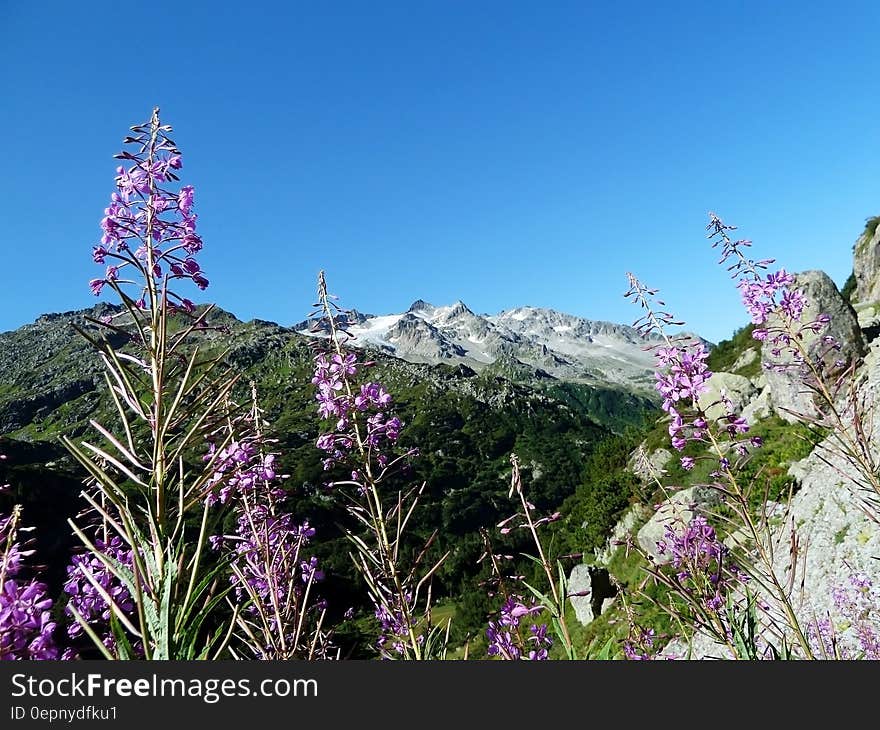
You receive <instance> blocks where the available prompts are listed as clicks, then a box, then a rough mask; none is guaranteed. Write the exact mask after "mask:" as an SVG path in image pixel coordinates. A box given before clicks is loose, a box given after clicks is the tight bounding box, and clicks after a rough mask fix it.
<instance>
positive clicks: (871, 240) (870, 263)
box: [852, 218, 880, 302]
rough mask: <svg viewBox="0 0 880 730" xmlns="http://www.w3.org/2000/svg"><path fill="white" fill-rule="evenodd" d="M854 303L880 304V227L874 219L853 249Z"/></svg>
mask: <svg viewBox="0 0 880 730" xmlns="http://www.w3.org/2000/svg"><path fill="white" fill-rule="evenodd" d="M872 224H873V225H872ZM853 276H855V279H856V288H855V291H854V292H853V295H852V301H854V302H880V225H877V220H876V219H874V218H872V219H871V220H870V221H869V222H868V225H867V226H866V227H865V230H864V232H863V233H862V235H861V236H859V238H858V240H857V241H856V244H855V247H854V248H853Z"/></svg>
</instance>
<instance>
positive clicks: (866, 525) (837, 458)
mask: <svg viewBox="0 0 880 730" xmlns="http://www.w3.org/2000/svg"><path fill="white" fill-rule="evenodd" d="M857 378H858V383H859V388H860V391H861V395H862V398H863V402H864V403H866V404H878V403H880V342H878V343H876V344H875V345H874V346H872V348H871V349H870V351H869V352H868V354H867V356H866V357H865V361H864V364H863V365H862V367H861V368H860V371H859V373H858V374H857ZM870 407H871V406H870V405H869V408H870ZM862 423H863V424H864V425H865V427H866V430H865V431H863V433H864V438H865V439H866V441H867V452H868V453H870V454H875V455H876V454H877V453H880V420H878V419H876V418H874V419H870V418H868V419H863V420H862ZM850 429H851V426H850ZM839 444H840V441H839V440H837V439H835V438H834V437H829V438H828V439H826V440H825V441H823V442H821V443H820V444H819V445H818V446H817V447H816V448H815V449H814V451H813V452H812V453H811V454H810V455H809V456H808V457H807V458H806V459H803V460H801V461H799V462H795V463H794V464H792V465H791V467H790V469H789V474H790V475H791V476H792V477H794V478H795V479H796V480H797V481H798V482H799V483H800V486H799V489H798V491H797V492H796V493H795V495H794V496H793V497H792V499H791V502H790V503H789V504H788V505H787V506H786V505H783V504H774V505H772V508H773V509H772V512H771V525H775V527H774V528H773V533H772V536H771V542H772V544H773V545H774V546H775V547H776V549H775V550H774V562H773V566H774V572H775V573H776V575H777V577H778V578H779V579H780V581H781V582H782V583H783V584H788V582H789V579H790V580H791V583H790V585H792V586H793V587H794V588H793V590H792V593H791V600H792V602H793V604H794V607H795V610H796V613H797V615H798V617H799V620H800V622H801V624H802V625H803V626H804V627H808V626H809V625H810V624H811V623H812V622H813V621H815V620H817V619H823V618H825V617H828V616H830V617H831V619H832V622H833V625H834V627H835V636H836V640H837V642H838V646H839V647H840V649H841V651H842V652H843V655H844V656H854V655H856V654H857V653H858V651H859V650H860V646H859V641H858V637H857V636H856V634H855V630H854V628H853V626H852V623H851V620H850V619H851V618H852V617H847V616H845V615H841V613H840V612H839V610H838V609H837V607H836V606H835V592H836V590H837V589H839V588H847V587H849V586H850V585H851V583H850V579H851V578H852V577H853V576H855V575H859V576H860V579H861V580H862V581H870V582H871V583H873V585H875V586H877V585H880V560H877V556H878V555H880V529H878V523H877V521H876V520H877V518H878V517H880V494H877V492H875V491H874V489H872V488H871V486H870V483H869V482H870V479H869V478H867V477H866V476H865V474H864V472H862V471H860V469H858V468H856V466H855V465H854V463H853V461H852V460H851V459H849V458H847V457H846V456H845V455H843V454H842V453H841V450H840V446H839ZM875 458H876V457H875ZM640 538H641V533H640ZM640 543H641V539H640ZM793 545H796V546H797V550H796V551H795V552H792V550H791V546H793ZM759 620H762V621H763V625H764V626H765V627H766V626H767V625H768V622H767V621H766V618H763V619H762V618H761V617H759ZM777 625H784V624H781V623H779V622H777ZM767 635H768V636H771V635H773V632H772V631H770V630H767ZM774 643H775V644H777V645H778V644H779V641H778V639H774ZM666 651H667V653H672V654H675V655H677V656H679V657H682V658H683V657H690V658H694V659H705V658H728V657H729V656H730V652H729V650H728V649H727V648H726V647H724V646H721V645H719V644H717V643H715V642H714V641H713V640H712V639H711V638H710V637H708V636H706V635H704V634H697V635H696V636H695V637H693V639H692V640H691V641H690V642H687V641H683V640H681V639H677V640H675V641H674V642H672V643H671V644H670V645H668V646H667V649H666Z"/></svg>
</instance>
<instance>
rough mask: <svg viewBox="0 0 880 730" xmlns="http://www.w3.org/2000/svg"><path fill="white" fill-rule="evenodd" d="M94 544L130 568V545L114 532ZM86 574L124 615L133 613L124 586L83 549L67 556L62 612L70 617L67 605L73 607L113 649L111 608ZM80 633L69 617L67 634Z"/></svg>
mask: <svg viewBox="0 0 880 730" xmlns="http://www.w3.org/2000/svg"><path fill="white" fill-rule="evenodd" d="M95 547H96V548H97V549H98V550H99V551H100V553H101V554H102V555H104V556H105V557H106V558H107V559H109V560H110V561H111V562H113V563H116V564H117V565H119V566H121V567H123V568H126V569H128V570H132V568H133V559H132V558H133V556H132V551H131V548H129V547H127V546H126V545H124V544H123V542H122V540H121V539H120V538H119V537H118V536H113V537H112V538H110V540H109V541H108V542H104V541H103V540H95ZM88 575H91V577H92V578H94V580H95V582H96V583H97V584H98V585H100V586H101V589H102V590H103V591H104V593H106V594H107V595H108V596H109V597H110V598H111V599H112V600H113V603H114V604H115V607H116V608H117V609H118V610H120V611H122V613H123V614H125V616H127V617H128V618H133V617H134V613H135V605H134V599H133V598H132V596H131V593H130V592H129V590H128V588H126V587H125V586H124V585H123V584H122V583H121V582H120V581H119V579H118V578H116V576H115V575H114V574H113V573H112V572H111V571H110V570H109V569H108V568H107V566H106V565H105V564H104V562H103V561H102V560H101V558H99V557H98V556H97V555H96V554H94V553H91V552H85V553H82V554H80V555H75V556H74V557H73V559H72V560H71V564H70V565H69V566H68V567H67V580H66V581H65V583H64V593H66V594H67V596H68V602H67V607H66V608H65V613H66V614H67V615H68V616H71V617H73V612H72V611H71V608H75V609H76V610H77V611H78V612H79V614H80V615H81V616H82V617H83V618H84V619H85V620H86V622H87V623H88V624H89V625H90V626H91V627H92V628H93V629H94V630H95V632H96V633H97V634H98V635H99V636H100V637H101V638H102V640H103V641H104V645H105V646H107V647H108V648H109V649H111V650H113V649H115V646H116V640H115V639H114V637H113V633H112V631H111V630H110V615H111V611H112V609H111V606H110V604H109V603H107V600H106V599H105V598H104V596H103V595H102V593H101V592H100V591H99V590H98V589H97V588H96V587H95V585H94V584H93V583H92V581H91V580H90V579H89V578H88V577H87V576H88ZM82 634H83V628H82V626H81V625H80V623H79V622H78V621H76V620H73V619H72V620H71V621H70V623H69V624H68V627H67V635H68V636H69V637H70V638H72V639H73V638H77V637H79V636H81V635H82Z"/></svg>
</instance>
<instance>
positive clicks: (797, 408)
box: [761, 271, 865, 423]
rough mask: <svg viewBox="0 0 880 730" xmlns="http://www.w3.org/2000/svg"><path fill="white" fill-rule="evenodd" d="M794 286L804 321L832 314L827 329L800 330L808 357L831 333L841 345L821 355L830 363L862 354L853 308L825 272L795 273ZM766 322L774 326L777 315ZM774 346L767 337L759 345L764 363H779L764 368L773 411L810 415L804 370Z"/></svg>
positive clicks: (810, 399)
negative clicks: (802, 303)
mask: <svg viewBox="0 0 880 730" xmlns="http://www.w3.org/2000/svg"><path fill="white" fill-rule="evenodd" d="M793 288H796V289H799V290H800V291H801V292H802V293H803V294H804V296H805V297H806V299H807V306H806V307H805V308H804V312H803V314H802V316H801V322H802V323H803V324H806V323H808V322H812V321H814V320H816V319H817V318H818V317H819V315H821V314H827V315H828V316H829V317H831V322H830V325H829V326H828V328H827V329H825V330H823V331H822V332H820V333H816V332H811V331H808V332H805V333H804V334H803V338H802V342H803V345H804V348H805V349H806V350H807V352H808V353H809V355H810V357H811V358H816V357H819V356H822V355H823V353H826V352H827V350H828V347H827V345H826V344H825V343H824V342H823V337H824V336H825V335H830V336H831V337H833V338H834V339H835V340H836V341H837V342H838V343H839V345H840V350H839V351H837V352H827V354H825V355H824V358H823V359H824V360H826V361H827V362H828V363H829V364H830V363H833V362H834V361H835V360H841V361H844V362H851V361H853V360H858V359H860V358H861V357H862V356H863V355H864V354H865V339H864V336H863V335H862V331H861V329H859V322H858V318H857V317H856V313H855V310H853V308H852V306H851V305H850V304H849V302H847V301H846V300H845V299H844V298H843V297H842V296H841V295H840V292H839V291H838V290H837V286H836V285H835V283H834V282H833V281H832V280H831V278H830V277H829V276H828V274H826V273H825V272H824V271H805V272H803V273H800V274H797V275H796V276H795V283H794V285H793ZM767 324H768V327H769V328H773V327H776V326H779V324H780V323H779V320H778V319H777V318H775V317H771V318H770V319H769V320H768V322H767ZM775 347H777V346H775V345H773V344H772V343H771V342H770V341H767V342H765V343H764V345H763V347H762V349H761V359H762V360H763V362H764V363H765V367H766V364H767V363H772V364H774V365H777V366H779V367H778V368H770V369H767V372H766V383H767V390H768V392H769V396H770V401H771V403H772V405H773V409H774V410H775V411H776V413H778V414H779V416H781V417H782V418H784V419H785V420H786V421H788V422H790V423H793V422H794V421H796V420H798V418H797V415H796V414H801V415H807V416H809V415H812V414H814V413H815V407H814V406H813V395H812V393H811V392H810V391H809V390H808V389H807V388H806V386H805V385H804V383H803V377H804V373H803V372H802V371H801V370H800V369H799V368H798V367H796V366H793V365H792V363H793V362H794V358H793V356H792V355H791V354H790V353H788V352H786V351H784V350H783V351H782V353H781V354H780V355H778V356H777V355H775V354H774V353H773V349H774V348H775Z"/></svg>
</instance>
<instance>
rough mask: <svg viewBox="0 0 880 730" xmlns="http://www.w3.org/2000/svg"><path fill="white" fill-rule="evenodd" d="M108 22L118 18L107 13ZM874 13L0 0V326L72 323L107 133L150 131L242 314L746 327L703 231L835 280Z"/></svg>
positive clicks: (83, 282)
mask: <svg viewBox="0 0 880 730" xmlns="http://www.w3.org/2000/svg"><path fill="white" fill-rule="evenodd" d="M126 8H131V10H126ZM878 28H880V6H878V5H877V4H876V3H872V2H866V3H840V2H837V3H827V4H823V3H790V4H789V3H783V2H775V3H765V2H740V3H724V2H712V3H706V2H694V3H684V2H671V3H648V2H644V3H637V2H619V3H613V4H612V3H598V2H596V3H591V2H572V3H563V2H549V3H518V2H510V1H508V2H449V1H446V2H439V1H438V2H401V3H388V2H375V3H366V2H361V3H340V2H337V3H305V2H278V3H235V4H233V3H199V2H187V3H182V2H179V0H178V2H174V3H171V2H163V1H157V2H151V3H143V4H139V5H131V4H129V5H126V4H123V3H115V2H114V3H110V2H87V3H60V2H44V3H39V4H38V3H15V2H3V0H0V97H2V99H3V102H2V107H0V134H2V139H3V141H4V149H3V153H2V159H3V163H2V169H3V174H2V176H0V220H2V221H3V226H2V233H0V235H2V237H3V244H2V246H3V252H4V262H3V263H4V266H3V268H2V272H3V273H2V278H0V283H2V286H0V304H2V306H0V330H8V329H12V328H15V327H18V326H20V325H21V324H24V323H26V322H29V321H32V320H33V319H34V318H36V317H37V316H38V315H39V314H41V313H43V312H48V311H64V310H70V309H76V308H80V307H84V306H89V305H90V304H91V303H93V302H94V298H93V297H92V295H91V294H90V292H89V290H88V286H87V281H88V280H89V279H90V278H92V277H94V276H97V275H99V267H97V266H96V265H95V264H94V263H93V262H92V261H91V255H90V251H91V246H92V244H93V243H95V242H96V241H97V240H98V238H99V235H100V232H99V228H98V221H99V219H100V217H101V214H102V210H103V208H104V207H105V205H106V202H107V200H108V198H109V194H110V192H111V190H112V187H113V171H114V168H115V161H114V160H113V159H112V155H113V154H114V153H115V152H116V151H118V149H119V147H120V142H121V139H122V137H123V136H124V135H125V134H126V132H127V129H128V127H129V125H131V124H134V123H137V122H140V121H143V120H144V119H146V118H147V117H148V115H149V112H150V109H151V108H152V107H153V106H154V105H156V104H158V105H160V106H161V107H162V113H163V119H164V120H165V121H166V122H169V123H171V124H173V125H174V128H175V133H176V140H177V142H178V144H179V145H180V147H181V149H182V151H183V154H184V169H183V171H182V172H183V181H184V182H186V183H190V184H192V185H194V186H195V188H196V207H197V210H198V212H199V216H200V218H199V224H200V230H201V233H202V235H203V238H204V241H205V250H204V251H203V253H202V255H201V259H200V260H201V261H202V265H203V267H204V268H205V270H206V271H207V273H208V275H209V278H210V279H211V282H212V283H211V287H210V288H209V289H208V290H207V292H205V294H204V295H203V296H202V297H201V300H202V301H216V302H217V303H218V304H219V305H220V306H222V307H224V308H226V309H229V310H231V311H232V312H234V313H235V314H237V315H238V316H239V317H241V318H243V319H249V318H251V317H259V318H262V319H271V320H275V321H278V322H281V323H283V324H290V323H293V322H295V321H299V320H301V319H302V318H303V317H304V316H305V315H306V314H307V312H308V311H309V307H310V304H311V302H312V299H313V291H314V280H315V275H316V273H317V271H318V270H319V269H321V268H324V269H326V270H327V275H328V280H329V282H330V286H331V289H333V290H334V291H335V292H336V293H337V294H340V295H341V296H342V301H343V302H344V303H345V304H347V305H349V306H352V307H356V308H357V309H360V310H361V311H367V312H375V313H388V312H393V311H400V310H402V309H404V308H406V307H407V306H408V305H409V304H410V302H411V301H412V300H414V299H417V298H420V297H421V298H423V299H426V300H428V301H433V302H435V303H438V304H439V303H445V302H451V301H453V300H455V299H462V300H464V301H465V302H466V303H467V304H468V305H469V306H470V307H471V308H472V309H474V310H475V311H480V312H495V311H498V310H501V309H504V308H510V307H515V306H519V305H534V306H546V307H553V308H555V309H559V310H562V311H566V312H570V313H573V314H577V315H581V316H585V317H591V318H596V319H609V320H612V321H618V322H629V321H631V320H632V319H633V318H634V317H635V316H636V314H637V313H636V311H635V309H634V308H633V307H632V305H630V304H629V303H628V302H627V301H626V300H624V299H623V297H622V296H621V295H622V293H623V291H624V290H625V289H626V279H625V272H626V271H628V270H632V271H633V272H635V273H637V274H638V275H639V276H640V277H641V278H643V279H644V280H646V281H647V282H649V283H650V284H652V285H653V286H656V287H660V288H661V290H662V291H663V294H664V296H665V299H666V301H667V303H668V304H669V306H670V307H671V308H672V309H674V310H675V312H676V313H677V314H678V315H679V316H681V317H682V318H684V319H686V320H687V322H688V325H689V327H690V328H691V329H693V330H695V331H697V332H699V333H700V334H702V335H703V336H705V337H707V338H709V339H712V340H718V339H720V338H723V337H725V336H727V335H729V334H730V332H731V331H732V330H733V329H734V328H735V327H737V326H739V325H741V324H743V323H744V322H745V321H747V317H746V316H745V315H744V313H743V311H742V309H741V308H740V306H739V303H738V299H737V296H736V291H735V290H734V289H733V287H732V285H731V284H730V283H729V281H728V280H727V279H726V276H725V273H724V272H723V271H722V270H721V269H720V268H719V267H718V266H716V265H715V262H716V260H717V257H716V255H715V253H714V252H713V251H712V250H711V249H709V248H708V246H707V244H706V240H705V237H704V230H703V229H704V225H705V223H706V220H707V217H706V214H707V211H709V210H715V211H717V212H718V213H719V214H720V215H721V216H722V217H723V218H724V219H725V220H728V221H729V222H732V223H736V224H738V225H739V226H740V229H741V230H740V232H741V233H742V235H743V236H745V237H748V238H751V239H752V240H753V241H754V242H755V248H754V251H755V253H756V255H758V256H759V257H763V256H774V257H776V258H777V260H778V261H779V262H780V264H781V265H784V266H785V267H786V268H787V269H789V270H793V271H798V270H803V269H808V268H822V269H824V270H826V271H827V272H828V273H829V274H830V275H831V276H832V278H834V279H835V281H837V282H838V284H842V283H843V281H844V280H845V278H846V277H847V275H848V274H849V272H850V269H851V264H852V260H851V255H852V254H851V248H852V244H853V242H854V241H855V239H856V237H857V235H858V234H859V232H860V230H861V228H862V227H863V224H864V220H865V218H866V217H868V216H870V215H875V214H878V213H880V175H878V173H877V169H878V161H880V154H878V153H880V124H878V120H880V94H878V93H877V79H878V78H880V54H878V53H877V32H878Z"/></svg>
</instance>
